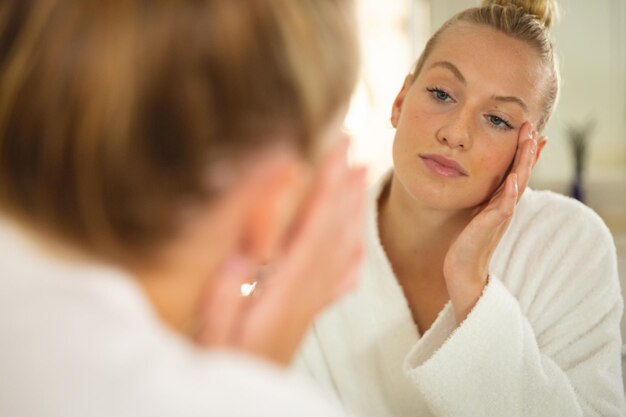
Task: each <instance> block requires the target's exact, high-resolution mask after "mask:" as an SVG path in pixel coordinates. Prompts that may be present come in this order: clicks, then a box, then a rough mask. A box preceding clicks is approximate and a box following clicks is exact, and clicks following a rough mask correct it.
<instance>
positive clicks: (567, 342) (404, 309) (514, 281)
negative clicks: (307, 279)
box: [296, 181, 626, 417]
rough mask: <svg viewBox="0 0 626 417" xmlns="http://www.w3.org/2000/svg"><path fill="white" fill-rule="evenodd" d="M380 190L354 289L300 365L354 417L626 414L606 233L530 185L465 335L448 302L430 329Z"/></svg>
mask: <svg viewBox="0 0 626 417" xmlns="http://www.w3.org/2000/svg"><path fill="white" fill-rule="evenodd" d="M383 183H384V181H381V182H380V183H379V184H378V185H377V186H376V187H375V188H374V190H373V192H372V193H371V197H370V202H369V203H370V204H369V206H370V208H369V211H370V212H369V214H368V222H367V239H368V248H367V259H366V263H365V266H364V269H363V274H362V280H361V282H360V284H359V286H358V288H357V289H356V291H355V292H353V293H352V294H350V295H349V296H347V297H346V298H345V299H343V300H341V301H340V302H339V303H337V304H335V305H334V306H332V307H331V308H330V309H329V310H327V311H326V312H325V313H324V314H323V315H322V316H321V317H320V318H319V319H318V320H317V321H316V322H315V324H314V326H313V328H312V329H311V332H310V334H309V335H308V337H307V339H306V342H305V343H304V345H303V347H302V349H301V351H300V353H299V357H298V360H297V363H296V366H297V367H298V368H300V369H301V370H302V371H304V372H306V373H308V374H310V375H312V376H313V377H314V379H316V380H317V381H318V383H320V384H321V385H322V386H323V387H324V388H325V389H326V390H327V391H329V392H330V393H332V395H335V396H337V397H338V398H339V399H340V400H341V401H342V402H343V403H344V405H345V406H346V407H347V408H349V409H351V410H354V411H355V413H356V414H357V415H360V416H363V417H366V416H371V417H385V416H395V417H402V416H413V417H417V416H437V417H444V416H449V417H486V416H494V417H518V416H519V417H535V416H537V417H552V416H554V417H575V416H603V417H612V416H623V415H626V413H625V412H624V389H623V383H622V377H621V372H622V369H621V355H620V352H621V344H622V342H621V336H620V327H619V323H620V319H621V317H622V310H623V301H622V296H621V292H620V286H619V281H618V275H617V266H616V265H617V264H616V251H615V246H614V243H613V240H612V238H611V234H610V233H609V230H608V229H607V227H606V226H605V225H604V223H603V222H602V221H601V220H600V218H599V217H598V216H597V215H596V214H595V213H594V212H593V211H592V210H590V209H589V208H587V207H586V206H584V205H582V204H580V203H578V202H576V201H574V200H572V199H569V198H567V197H564V196H561V195H557V194H554V193H551V192H547V191H533V190H530V189H527V190H526V192H525V194H524V196H523V197H522V199H521V201H520V203H519V205H518V207H517V209H516V213H515V215H514V218H513V220H512V222H511V224H510V226H509V229H508V230H507V232H506V234H505V236H504V237H503V238H502V240H501V242H500V244H499V246H498V248H497V250H496V252H495V253H494V255H493V258H492V262H491V265H490V278H489V281H488V284H487V286H486V287H485V290H484V292H483V294H482V296H481V298H480V299H479V300H478V302H477V304H476V305H475V307H474V308H473V310H472V311H471V313H470V314H469V316H468V317H467V319H466V320H465V321H463V323H461V325H460V326H458V325H457V323H456V322H455V317H454V312H453V309H452V305H451V303H450V302H448V304H447V305H446V306H445V307H444V308H443V310H442V311H441V312H440V313H439V316H438V317H437V319H436V321H435V322H434V323H433V325H432V326H431V328H430V329H429V330H428V331H426V333H425V334H423V335H422V334H419V332H418V330H417V327H416V325H415V324H414V322H413V320H412V317H411V312H410V310H409V307H408V304H407V301H406V298H405V297H404V294H403V292H402V289H401V287H400V286H399V284H398V282H397V280H396V278H395V276H394V273H393V271H392V269H391V266H390V264H389V261H388V259H387V257H386V255H385V252H384V250H383V248H382V246H381V243H380V239H379V235H378V228H377V225H376V223H377V211H376V200H377V198H378V196H379V194H380V190H381V187H382V185H383Z"/></svg>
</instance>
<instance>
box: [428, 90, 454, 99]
mask: <svg viewBox="0 0 626 417" xmlns="http://www.w3.org/2000/svg"><path fill="white" fill-rule="evenodd" d="M428 91H429V92H430V94H431V95H432V97H433V98H434V99H435V100H437V101H449V100H452V97H450V94H448V93H446V92H445V91H443V90H440V89H439V88H428Z"/></svg>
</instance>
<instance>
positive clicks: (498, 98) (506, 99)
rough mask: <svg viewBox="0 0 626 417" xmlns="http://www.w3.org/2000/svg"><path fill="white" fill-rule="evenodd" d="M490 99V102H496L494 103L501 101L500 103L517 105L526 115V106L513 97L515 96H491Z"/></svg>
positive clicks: (519, 99)
mask: <svg viewBox="0 0 626 417" xmlns="http://www.w3.org/2000/svg"><path fill="white" fill-rule="evenodd" d="M491 99H492V100H496V101H502V102H505V103H517V104H519V106H520V107H521V108H522V110H524V112H525V113H528V106H527V105H526V103H524V100H522V99H521V98H519V97H515V96H491Z"/></svg>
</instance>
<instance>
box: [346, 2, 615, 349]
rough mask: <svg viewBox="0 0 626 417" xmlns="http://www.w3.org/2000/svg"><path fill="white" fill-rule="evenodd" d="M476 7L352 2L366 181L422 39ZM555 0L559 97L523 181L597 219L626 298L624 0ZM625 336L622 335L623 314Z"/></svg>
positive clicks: (384, 165) (354, 110)
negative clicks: (612, 245)
mask: <svg viewBox="0 0 626 417" xmlns="http://www.w3.org/2000/svg"><path fill="white" fill-rule="evenodd" d="M478 3H479V1H478V0H388V1H385V2H380V1H377V0H357V7H358V9H357V10H358V16H359V25H360V36H361V51H362V58H363V69H362V77H361V81H360V83H359V85H358V88H357V90H356V93H355V96H354V98H353V102H352V107H351V109H350V112H349V113H348V117H347V119H346V126H347V127H348V129H349V130H350V131H351V133H352V135H353V144H352V149H351V152H352V155H351V156H352V159H353V160H354V161H357V162H361V163H365V164H366V165H368V166H369V168H370V180H372V181H373V180H375V179H376V178H377V177H378V176H379V175H381V174H382V173H383V172H384V171H386V170H387V169H388V168H389V167H390V166H391V143H392V140H393V135H394V130H393V129H392V127H391V124H390V122H389V117H390V114H391V113H390V112H391V104H392V102H393V99H394V97H395V95H396V94H397V92H398V91H399V90H400V87H401V86H402V83H403V81H404V77H405V76H406V74H407V73H408V72H409V71H410V69H411V67H412V65H413V63H414V61H415V60H416V59H417V58H418V56H419V54H420V52H421V50H422V48H423V46H424V44H425V43H426V41H427V40H428V38H429V37H430V35H431V34H432V33H433V32H434V31H435V30H436V29H437V28H439V26H441V24H442V23H443V22H445V21H446V20H447V19H448V18H450V17H451V16H452V15H454V14H455V13H457V12H459V11H461V10H463V9H465V8H467V7H472V6H475V5H477V4H478ZM558 3H559V7H560V20H559V21H558V22H557V23H556V25H554V27H553V28H552V31H551V33H552V37H553V39H554V42H555V44H556V50H557V54H558V56H559V60H560V65H561V77H562V88H561V96H560V101H559V103H558V107H557V110H556V112H555V114H554V115H553V116H552V119H551V120H550V122H549V124H548V126H547V128H546V130H545V132H544V133H545V134H547V136H548V137H549V139H550V141H549V144H548V146H547V147H546V149H545V150H544V151H543V153H542V156H541V159H540V161H539V163H538V164H537V166H536V168H535V171H534V172H533V177H532V180H531V184H530V185H531V187H532V188H535V189H549V190H553V191H556V192H559V193H563V194H567V195H573V194H576V195H577V196H578V198H579V199H582V200H583V202H584V203H585V204H587V205H589V206H590V207H592V208H593V209H594V210H595V211H596V212H597V213H598V214H599V215H600V216H601V217H602V218H603V219H604V221H605V222H606V223H607V225H608V226H609V228H610V230H611V232H612V233H613V236H614V238H615V242H616V246H617V251H618V262H619V265H618V268H619V272H620V279H621V282H622V292H623V293H625V294H626V291H625V290H626V0H594V1H589V0H558ZM625 298H626V297H625ZM622 335H623V339H624V340H625V341H626V320H623V321H622Z"/></svg>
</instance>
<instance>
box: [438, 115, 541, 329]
mask: <svg viewBox="0 0 626 417" xmlns="http://www.w3.org/2000/svg"><path fill="white" fill-rule="evenodd" d="M539 139H540V140H539V141H538V138H537V132H535V131H534V130H533V127H532V125H531V124H530V123H525V124H524V125H523V126H522V128H521V129H520V132H519V137H518V147H517V152H516V155H515V159H514V162H513V167H512V169H511V172H510V174H508V176H507V177H506V179H505V181H504V183H503V184H502V186H501V187H500V188H499V189H498V190H497V191H496V192H495V193H494V194H493V196H492V197H491V198H490V199H489V201H487V202H486V203H485V204H484V205H483V206H482V207H481V208H480V209H479V211H478V213H477V214H476V215H475V216H474V218H473V219H472V220H471V222H470V223H469V224H468V225H467V226H466V227H465V229H463V231H462V232H461V233H460V234H459V236H458V237H457V238H456V240H455V241H454V242H453V244H452V245H451V246H450V249H449V250H448V253H447V254H446V258H445V260H444V267H443V270H444V277H445V279H446V285H447V288H448V294H449V296H450V300H451V301H452V305H453V307H454V312H455V316H456V320H457V323H459V324H460V323H461V322H462V321H463V320H465V318H466V317H467V315H468V314H469V312H470V311H471V310H472V308H473V307H474V305H475V304H476V302H477V301H478V299H479V298H480V296H481V294H482V292H483V289H484V288H485V286H486V284H487V278H488V274H489V271H488V268H489V262H490V260H491V256H492V255H493V252H494V251H495V249H496V247H497V245H498V243H499V242H500V239H501V238H502V236H503V235H504V232H505V231H506V228H507V226H508V225H509V222H510V220H511V218H512V217H513V213H514V212H515V206H516V205H517V203H518V202H519V199H520V198H521V196H522V193H523V192H524V190H525V189H526V186H527V184H528V180H529V179H530V174H531V171H532V168H533V166H534V163H535V161H536V154H537V146H538V142H543V141H545V138H544V137H541V138H539Z"/></svg>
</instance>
